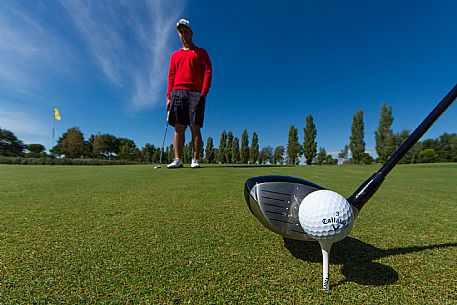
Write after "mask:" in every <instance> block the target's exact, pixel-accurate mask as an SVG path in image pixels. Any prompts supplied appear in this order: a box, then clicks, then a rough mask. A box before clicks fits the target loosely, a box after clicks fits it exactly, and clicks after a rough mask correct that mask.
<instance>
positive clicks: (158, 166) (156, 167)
mask: <svg viewBox="0 0 457 305" xmlns="http://www.w3.org/2000/svg"><path fill="white" fill-rule="evenodd" d="M161 167H162V166H160V165H157V166H154V168H155V169H158V168H161Z"/></svg>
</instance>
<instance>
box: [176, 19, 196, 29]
mask: <svg viewBox="0 0 457 305" xmlns="http://www.w3.org/2000/svg"><path fill="white" fill-rule="evenodd" d="M180 25H184V26H186V27H188V28H189V30H191V31H192V28H191V27H190V22H189V20H186V19H179V21H178V23H176V28H179V26H180Z"/></svg>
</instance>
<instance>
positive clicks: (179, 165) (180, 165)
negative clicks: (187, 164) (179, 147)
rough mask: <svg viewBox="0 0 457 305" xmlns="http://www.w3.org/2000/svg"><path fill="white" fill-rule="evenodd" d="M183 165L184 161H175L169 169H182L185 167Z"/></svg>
mask: <svg viewBox="0 0 457 305" xmlns="http://www.w3.org/2000/svg"><path fill="white" fill-rule="evenodd" d="M183 165H184V164H183V163H182V160H181V159H178V158H176V159H174V160H173V162H171V163H170V164H168V165H167V168H180V167H183Z"/></svg>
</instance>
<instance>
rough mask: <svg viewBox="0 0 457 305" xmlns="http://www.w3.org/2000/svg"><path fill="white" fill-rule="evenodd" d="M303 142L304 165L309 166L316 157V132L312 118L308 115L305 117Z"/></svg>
mask: <svg viewBox="0 0 457 305" xmlns="http://www.w3.org/2000/svg"><path fill="white" fill-rule="evenodd" d="M304 132H305V142H304V143H303V154H304V156H305V158H306V164H308V165H311V163H312V162H313V160H314V158H315V157H316V155H317V143H316V136H317V130H316V125H314V120H313V116H312V115H311V114H310V115H308V116H307V117H306V127H305V129H304Z"/></svg>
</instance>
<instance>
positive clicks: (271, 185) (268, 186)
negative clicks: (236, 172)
mask: <svg viewBox="0 0 457 305" xmlns="http://www.w3.org/2000/svg"><path fill="white" fill-rule="evenodd" d="M317 190H325V188H323V187H321V186H319V185H317V184H314V183H312V182H309V181H306V180H303V179H300V178H295V177H289V176H259V177H253V178H250V179H248V180H247V181H246V183H245V186H244V197H245V200H246V203H247V205H248V207H249V210H250V211H251V212H252V214H254V216H255V217H256V218H257V219H258V220H259V221H260V222H261V223H262V224H263V225H264V226H265V227H266V228H267V229H269V230H271V231H273V232H275V233H277V234H279V235H281V236H283V237H286V238H290V239H298V240H314V239H313V238H312V237H311V236H309V235H308V234H306V233H305V232H304V231H303V229H302V227H301V225H300V222H299V217H298V211H299V207H300V204H301V202H302V200H303V198H305V197H306V196H307V195H308V194H310V193H311V192H314V191H317Z"/></svg>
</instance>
